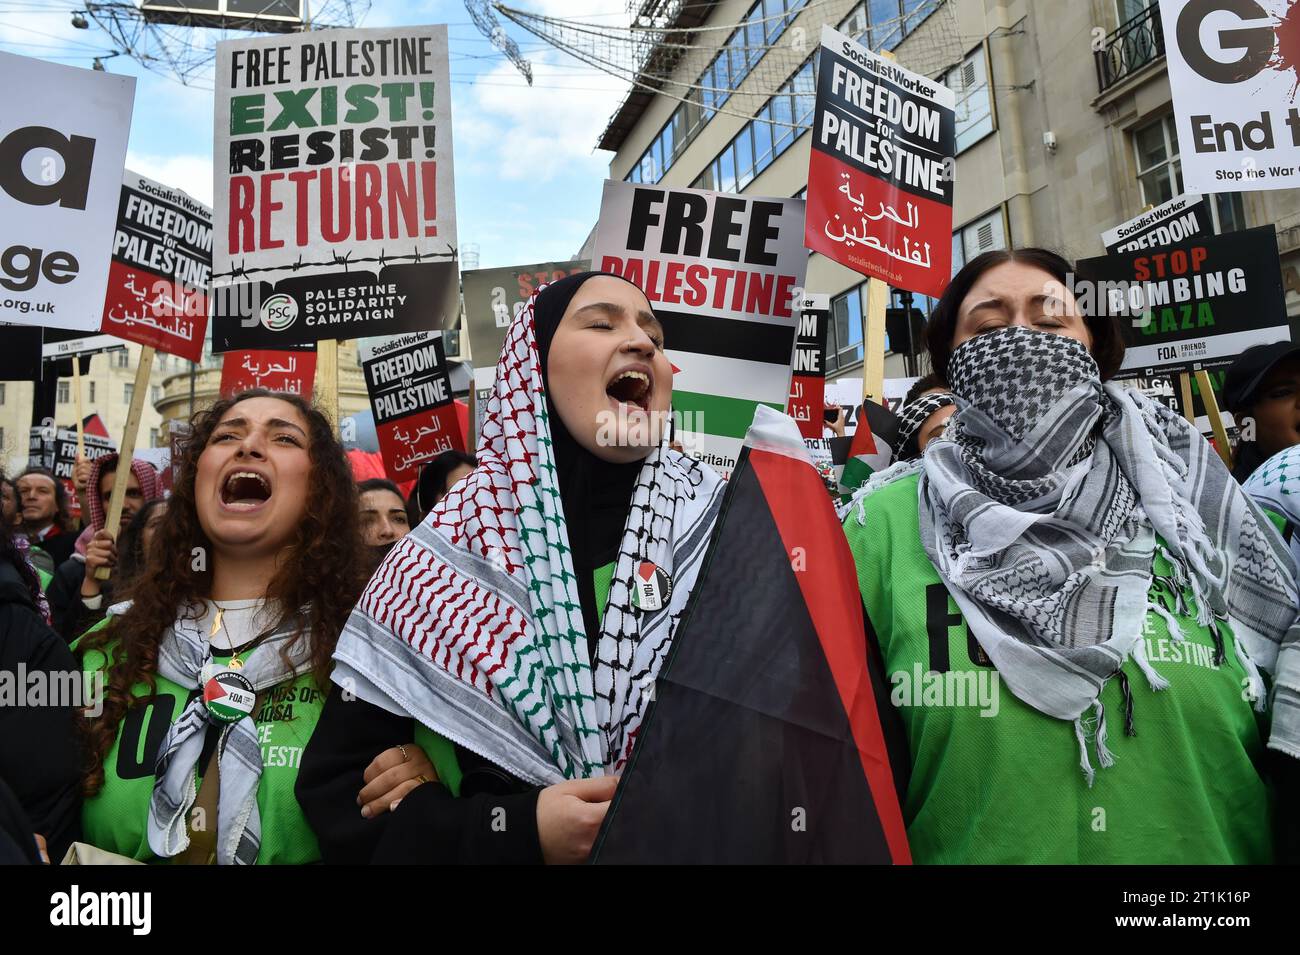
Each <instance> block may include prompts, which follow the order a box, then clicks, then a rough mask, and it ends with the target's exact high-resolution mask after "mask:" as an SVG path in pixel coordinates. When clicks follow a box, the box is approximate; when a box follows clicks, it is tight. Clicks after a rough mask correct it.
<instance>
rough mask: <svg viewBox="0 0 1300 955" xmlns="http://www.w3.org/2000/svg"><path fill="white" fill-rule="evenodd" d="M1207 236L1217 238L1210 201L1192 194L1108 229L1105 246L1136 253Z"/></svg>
mask: <svg viewBox="0 0 1300 955" xmlns="http://www.w3.org/2000/svg"><path fill="white" fill-rule="evenodd" d="M1207 235H1214V220H1213V218H1211V216H1210V201H1209V200H1208V199H1206V198H1205V196H1198V195H1193V194H1188V195H1182V196H1178V197H1176V198H1174V199H1170V200H1169V201H1168V202H1166V203H1164V204H1163V205H1159V206H1156V207H1155V208H1154V209H1148V210H1147V211H1146V212H1143V213H1142V214H1141V215H1138V216H1134V217H1133V218H1132V219H1129V220H1128V221H1127V222H1121V223H1120V224H1119V225H1117V226H1115V228H1113V229H1108V230H1107V231H1105V232H1103V233H1102V234H1101V244H1102V245H1103V246H1105V247H1106V251H1107V252H1134V251H1136V250H1138V249H1150V248H1153V247H1156V246H1163V245H1173V244H1174V243H1175V242H1182V241H1183V240H1185V239H1197V238H1200V237H1202V236H1207Z"/></svg>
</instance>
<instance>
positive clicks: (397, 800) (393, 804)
mask: <svg viewBox="0 0 1300 955" xmlns="http://www.w3.org/2000/svg"><path fill="white" fill-rule="evenodd" d="M401 801H402V800H400V799H394V800H393V801H392V802H391V803H389V804H388V811H389V812H392V811H393V810H395V809H396V808H397V804H398V803H400V802H401Z"/></svg>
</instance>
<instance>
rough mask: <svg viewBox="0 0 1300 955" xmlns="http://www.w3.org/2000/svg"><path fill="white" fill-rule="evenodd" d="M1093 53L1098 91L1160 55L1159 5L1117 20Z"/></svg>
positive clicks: (1162, 43) (1162, 48) (1162, 51)
mask: <svg viewBox="0 0 1300 955" xmlns="http://www.w3.org/2000/svg"><path fill="white" fill-rule="evenodd" d="M1093 55H1094V56H1095V57H1096V60H1097V86H1098V88H1099V90H1100V92H1102V93H1104V92H1106V90H1108V89H1110V88H1111V87H1112V86H1115V85H1116V84H1117V83H1119V82H1121V81H1122V80H1126V79H1128V78H1129V77H1130V76H1132V75H1133V74H1134V73H1136V72H1138V70H1140V69H1142V68H1143V67H1144V66H1146V65H1147V64H1148V63H1151V62H1153V61H1155V60H1157V59H1159V58H1160V57H1162V56H1164V55H1165V34H1164V31H1163V30H1162V29H1161V27H1160V8H1159V7H1158V6H1157V5H1156V4H1154V3H1153V4H1151V6H1149V7H1147V8H1146V9H1145V10H1144V11H1142V12H1141V13H1139V14H1138V15H1137V16H1135V17H1133V18H1132V19H1131V20H1129V21H1128V22H1126V23H1122V24H1120V27H1119V29H1118V30H1116V31H1115V32H1114V33H1112V34H1110V36H1108V37H1106V40H1105V46H1104V47H1102V49H1100V50H1098V51H1097V52H1096V53H1094V54H1093Z"/></svg>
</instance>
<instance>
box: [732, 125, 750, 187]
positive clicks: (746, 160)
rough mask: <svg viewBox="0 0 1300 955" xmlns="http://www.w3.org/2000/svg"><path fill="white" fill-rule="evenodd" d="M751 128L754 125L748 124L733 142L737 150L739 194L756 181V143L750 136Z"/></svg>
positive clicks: (737, 184)
mask: <svg viewBox="0 0 1300 955" xmlns="http://www.w3.org/2000/svg"><path fill="white" fill-rule="evenodd" d="M751 128H752V124H749V123H746V124H745V128H744V129H742V130H741V131H740V134H739V135H738V136H737V137H736V138H735V139H733V140H732V141H731V142H732V145H733V146H734V147H735V150H736V186H737V187H738V188H737V191H738V192H739V191H740V190H741V189H744V188H745V187H746V186H748V185H749V184H750V183H751V182H753V181H754V142H753V140H752V138H751V135H750V129H751Z"/></svg>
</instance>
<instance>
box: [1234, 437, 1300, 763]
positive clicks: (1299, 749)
mask: <svg viewBox="0 0 1300 955" xmlns="http://www.w3.org/2000/svg"><path fill="white" fill-rule="evenodd" d="M1242 490H1244V491H1245V492H1246V493H1247V494H1249V495H1250V496H1251V497H1252V498H1254V499H1255V501H1256V503H1258V504H1260V505H1262V506H1263V507H1266V508H1268V509H1269V510H1271V511H1273V512H1275V513H1277V514H1280V515H1282V516H1283V517H1285V518H1286V519H1287V520H1288V521H1289V522H1290V523H1291V525H1292V527H1291V534H1290V540H1289V544H1290V548H1291V557H1292V559H1294V560H1295V561H1296V563H1297V566H1300V531H1298V530H1297V529H1298V528H1300V444H1297V445H1292V446H1291V447H1289V448H1287V449H1286V450H1285V451H1280V452H1278V453H1277V454H1275V455H1273V456H1272V457H1271V458H1269V459H1268V460H1267V461H1265V462H1264V463H1263V464H1261V465H1260V466H1259V467H1258V468H1256V469H1255V472H1254V473H1253V474H1251V476H1250V478H1249V479H1248V480H1247V481H1246V483H1245V484H1244V485H1243V486H1242ZM1272 716H1273V718H1272V727H1271V731H1270V733H1269V740H1268V744H1269V746H1271V747H1273V748H1274V749H1277V750H1281V751H1282V752H1284V753H1288V754H1290V755H1291V756H1294V757H1296V758H1297V759H1300V624H1297V625H1296V626H1293V627H1292V628H1291V629H1290V630H1289V631H1288V632H1287V635H1286V637H1285V638H1283V640H1282V647H1281V649H1280V650H1279V651H1278V654H1277V663H1276V665H1275V666H1274V668H1273V714H1272Z"/></svg>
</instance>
